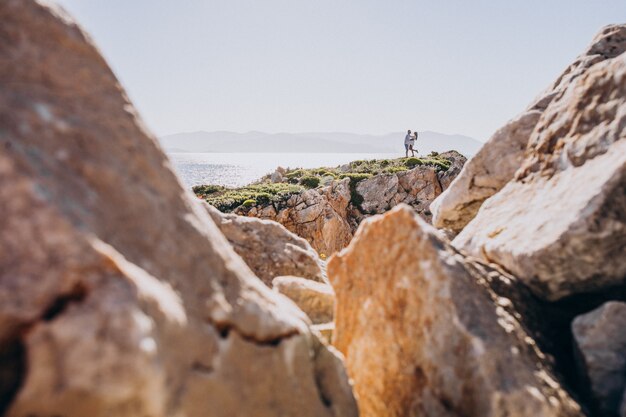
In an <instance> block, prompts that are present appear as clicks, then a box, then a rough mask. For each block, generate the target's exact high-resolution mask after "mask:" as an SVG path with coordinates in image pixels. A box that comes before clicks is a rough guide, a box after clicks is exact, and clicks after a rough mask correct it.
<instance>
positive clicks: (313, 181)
mask: <svg viewBox="0 0 626 417" xmlns="http://www.w3.org/2000/svg"><path fill="white" fill-rule="evenodd" d="M320 180H321V177H314V176H313V175H308V176H306V177H302V178H300V185H302V186H304V187H306V188H317V186H318V185H320Z"/></svg>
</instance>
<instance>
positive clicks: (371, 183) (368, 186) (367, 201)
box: [356, 174, 398, 214]
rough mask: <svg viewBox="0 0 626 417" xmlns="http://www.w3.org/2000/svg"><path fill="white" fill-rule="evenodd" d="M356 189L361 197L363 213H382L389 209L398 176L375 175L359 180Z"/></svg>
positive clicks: (396, 187)
mask: <svg viewBox="0 0 626 417" xmlns="http://www.w3.org/2000/svg"><path fill="white" fill-rule="evenodd" d="M356 191H357V193H359V195H360V196H361V197H363V202H362V203H361V208H362V210H363V211H364V212H365V213H367V214H376V213H383V212H385V211H387V210H388V209H389V207H390V206H391V200H392V198H393V197H394V196H395V195H396V194H397V193H398V176H397V175H395V174H385V175H375V176H374V177H372V178H368V179H366V180H363V181H361V182H359V183H358V184H357V186H356Z"/></svg>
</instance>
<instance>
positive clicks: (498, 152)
mask: <svg viewBox="0 0 626 417" xmlns="http://www.w3.org/2000/svg"><path fill="white" fill-rule="evenodd" d="M624 51H626V25H612V26H607V27H606V28H604V29H603V30H602V31H601V32H600V33H599V34H598V35H597V36H596V37H595V38H594V40H593V41H592V43H591V45H590V46H589V47H588V48H587V50H586V51H585V52H584V53H583V54H581V55H580V56H579V57H578V58H577V59H576V60H575V61H574V62H573V63H572V64H571V65H570V66H569V67H568V68H567V69H566V70H565V71H564V72H563V74H561V76H560V77H559V78H558V79H557V80H556V81H555V82H554V83H553V84H552V85H551V86H550V87H548V88H547V89H546V91H544V92H543V93H542V94H540V96H539V97H538V98H537V99H536V100H535V101H534V102H533V104H531V105H530V106H529V107H528V109H526V110H525V111H524V112H522V113H521V114H520V115H518V116H517V117H515V118H513V119H512V120H511V121H509V122H508V123H507V124H506V125H505V126H503V127H502V128H500V129H499V130H498V131H497V132H496V133H495V134H494V135H493V136H492V137H491V138H490V139H489V140H488V141H487V143H485V145H484V146H483V147H482V149H481V150H480V151H479V152H478V153H477V154H476V155H475V156H474V157H473V158H472V159H470V161H469V162H468V163H467V164H465V167H464V169H463V170H462V171H461V174H460V175H459V176H458V177H457V178H456V179H455V181H454V182H453V183H452V184H451V185H450V187H449V189H448V191H446V192H444V193H443V194H442V195H441V197H439V198H438V199H437V200H436V201H435V202H434V203H433V204H432V207H431V210H432V212H433V225H435V226H436V227H440V228H449V229H452V230H454V231H456V232H458V231H460V230H461V229H463V227H465V225H466V224H467V223H469V221H470V220H472V219H473V218H474V217H475V216H476V214H477V213H478V210H479V209H480V207H481V205H482V204H483V202H484V201H485V200H487V199H488V198H489V197H491V196H492V195H494V194H496V193H497V192H498V191H500V190H501V189H502V188H503V187H504V185H505V184H506V183H507V182H509V181H510V180H511V179H512V178H513V176H514V174H515V172H516V171H517V169H518V168H519V167H520V165H521V164H522V162H523V160H524V154H525V151H526V148H527V146H528V143H529V140H530V138H531V136H532V134H533V132H534V131H535V129H536V128H537V123H538V122H539V119H540V117H541V115H542V114H543V112H544V111H545V109H546V108H547V107H548V105H549V104H550V103H551V102H552V100H553V99H554V98H555V97H557V96H558V95H559V94H561V93H562V92H563V91H564V90H565V89H566V88H568V87H569V86H570V84H572V83H573V82H574V81H575V80H576V79H577V78H579V77H581V76H582V75H584V74H585V73H586V72H587V71H588V70H589V68H591V67H592V66H593V65H594V64H596V63H598V62H601V61H603V60H607V59H611V58H614V57H616V56H618V55H620V54H621V53H623V52H624ZM539 131H540V128H539Z"/></svg>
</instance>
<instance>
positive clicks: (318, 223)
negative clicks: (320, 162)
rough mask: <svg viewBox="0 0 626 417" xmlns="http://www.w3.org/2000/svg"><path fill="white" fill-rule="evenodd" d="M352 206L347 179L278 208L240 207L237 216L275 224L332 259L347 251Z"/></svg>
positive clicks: (293, 198) (303, 195)
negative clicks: (343, 249) (349, 208)
mask: <svg viewBox="0 0 626 417" xmlns="http://www.w3.org/2000/svg"><path fill="white" fill-rule="evenodd" d="M349 204H350V188H349V185H348V180H347V179H346V180H344V181H340V182H335V183H332V184H331V185H329V186H327V187H324V188H321V189H313V190H307V191H305V192H303V193H302V194H297V195H294V196H292V197H291V198H290V199H289V200H288V201H287V202H286V204H283V205H280V206H277V207H274V206H273V205H270V206H266V207H262V208H256V207H255V208H252V209H247V208H245V207H240V208H238V209H237V210H236V211H235V213H236V214H239V215H243V216H253V217H260V218H262V219H267V220H274V221H276V222H278V223H280V224H282V225H283V226H285V227H286V228H287V229H288V230H289V231H291V232H293V233H295V234H297V235H298V236H300V237H302V238H304V239H306V240H307V241H308V242H309V243H310V244H311V246H312V247H313V248H315V250H317V251H318V252H319V253H323V254H325V255H329V254H332V253H334V252H336V251H338V250H340V249H341V248H344V247H345V246H346V245H347V244H348V242H350V239H352V230H351V229H350V225H349V224H348V222H347V220H346V217H347V214H346V211H347V209H348V205H349ZM296 275H298V274H296Z"/></svg>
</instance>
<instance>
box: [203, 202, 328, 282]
mask: <svg viewBox="0 0 626 417" xmlns="http://www.w3.org/2000/svg"><path fill="white" fill-rule="evenodd" d="M203 206H204V207H205V208H206V210H207V211H208V213H209V214H210V216H211V218H212V219H213V221H214V222H215V224H216V225H217V227H218V228H219V229H220V231H221V232H222V233H223V234H224V236H225V237H226V239H228V242H229V243H230V244H231V245H232V247H233V249H235V252H237V254H238V255H239V256H241V257H242V258H243V260H244V261H245V262H246V264H248V266H249V267H250V269H252V272H254V274H255V275H256V276H257V277H259V278H260V279H261V281H263V282H264V283H265V284H266V285H267V286H270V287H271V286H272V280H273V279H274V278H275V277H277V276H283V275H295V276H298V277H303V278H306V279H309V280H313V281H319V282H324V281H325V276H324V271H323V267H322V263H321V260H320V259H319V256H318V255H317V252H315V250H314V249H313V248H312V247H311V245H309V243H308V242H307V241H306V240H304V239H302V238H301V237H298V236H296V235H295V234H293V233H291V232H289V231H288V230H287V229H285V227H284V226H282V225H281V224H279V223H276V222H273V221H269V220H261V219H255V218H251V217H244V216H238V215H236V214H225V213H222V212H220V211H219V210H217V209H216V208H215V207H213V206H210V205H208V204H206V203H204V204H203Z"/></svg>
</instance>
